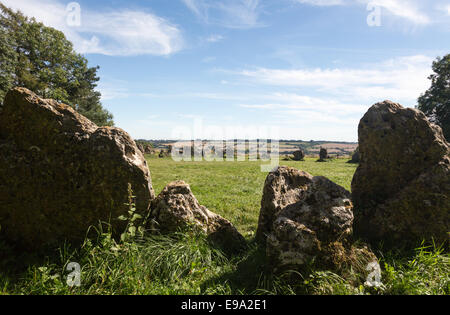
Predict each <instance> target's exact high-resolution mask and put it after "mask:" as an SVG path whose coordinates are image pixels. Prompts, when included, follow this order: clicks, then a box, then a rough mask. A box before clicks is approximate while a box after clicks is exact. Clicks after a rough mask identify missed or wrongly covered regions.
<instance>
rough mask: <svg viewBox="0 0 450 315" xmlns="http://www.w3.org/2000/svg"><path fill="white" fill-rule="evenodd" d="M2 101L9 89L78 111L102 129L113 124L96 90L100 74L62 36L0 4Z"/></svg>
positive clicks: (0, 79)
mask: <svg viewBox="0 0 450 315" xmlns="http://www.w3.org/2000/svg"><path fill="white" fill-rule="evenodd" d="M0 41H1V42H0V62H1V63H0V100H3V97H4V95H5V94H6V92H7V91H8V89H9V88H11V86H23V87H26V88H28V89H30V90H32V91H34V92H35V93H36V94H39V95H41V96H42V97H44V98H52V99H55V100H57V101H60V102H63V103H66V104H68V105H70V106H72V107H73V108H75V109H76V110H77V111H78V112H79V113H81V114H83V115H85V116H86V117H87V118H89V119H90V120H92V121H93V122H95V123H96V124H98V125H101V126H104V125H112V124H113V121H112V115H111V114H110V113H109V112H108V111H107V110H105V109H104V108H103V107H102V104H101V102H100V98H101V94H100V93H99V92H97V91H95V88H96V87H97V82H98V80H99V78H98V76H97V70H98V69H99V67H98V66H97V67H88V61H87V59H86V58H84V57H83V56H82V55H80V54H77V53H76V52H75V51H74V49H73V45H72V43H71V42H70V41H68V40H67V39H66V37H65V36H64V34H63V33H62V32H60V31H58V30H56V29H54V28H51V27H47V26H45V25H44V24H43V23H40V22H37V21H36V20H35V19H34V18H28V17H26V16H24V15H23V14H22V13H21V12H19V11H18V12H15V11H13V10H11V9H9V8H7V7H5V6H4V5H3V4H1V3H0Z"/></svg>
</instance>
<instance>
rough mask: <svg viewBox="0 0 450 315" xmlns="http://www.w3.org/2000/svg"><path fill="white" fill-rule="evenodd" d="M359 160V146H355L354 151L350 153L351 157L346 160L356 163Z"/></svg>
mask: <svg viewBox="0 0 450 315" xmlns="http://www.w3.org/2000/svg"><path fill="white" fill-rule="evenodd" d="M359 162H360V157H359V147H357V148H356V150H355V152H353V154H352V159H351V160H350V161H348V162H347V163H354V164H357V163H359Z"/></svg>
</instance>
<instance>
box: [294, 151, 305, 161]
mask: <svg viewBox="0 0 450 315" xmlns="http://www.w3.org/2000/svg"><path fill="white" fill-rule="evenodd" d="M304 159H305V152H303V150H302V149H299V150H297V151H295V152H294V161H303V160H304Z"/></svg>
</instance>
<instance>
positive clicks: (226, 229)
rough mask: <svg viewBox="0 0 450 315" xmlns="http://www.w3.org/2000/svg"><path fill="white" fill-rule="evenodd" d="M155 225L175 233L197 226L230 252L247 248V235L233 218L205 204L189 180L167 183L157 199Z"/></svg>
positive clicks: (161, 231)
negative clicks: (192, 189) (200, 201)
mask: <svg viewBox="0 0 450 315" xmlns="http://www.w3.org/2000/svg"><path fill="white" fill-rule="evenodd" d="M151 217H152V219H153V222H154V224H153V225H152V229H153V230H154V231H158V232H160V233H173V232H177V231H180V230H183V229H186V228H190V227H191V226H195V227H197V228H198V229H200V230H202V231H203V232H205V233H206V234H207V235H208V239H209V240H210V241H212V242H213V243H215V244H216V245H218V246H219V247H221V248H222V249H223V250H224V251H225V252H226V253H237V252H239V251H241V250H243V249H245V248H246V241H245V239H244V237H243V236H242V235H241V234H240V233H239V232H238V231H237V229H236V228H235V227H234V226H233V225H232V224H231V222H230V221H228V220H226V219H224V218H222V217H221V216H220V215H218V214H215V213H213V212H211V211H209V210H208V209H207V208H206V207H204V206H201V205H200V204H199V203H198V201H197V199H196V198H195V196H194V194H193V193H192V191H191V189H190V187H189V185H188V184H186V183H185V182H183V181H176V182H173V183H170V184H169V185H167V186H166V187H165V188H164V189H163V191H162V192H161V193H160V194H159V196H158V197H157V198H156V200H155V201H154V202H153V206H152V212H151Z"/></svg>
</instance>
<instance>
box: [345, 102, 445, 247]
mask: <svg viewBox="0 0 450 315" xmlns="http://www.w3.org/2000/svg"><path fill="white" fill-rule="evenodd" d="M359 150H360V153H361V162H360V165H359V167H358V169H357V171H356V173H355V176H354V178H353V182H352V192H353V194H352V196H353V201H354V203H355V233H356V234H357V235H358V236H360V237H363V238H366V239H368V240H370V241H371V242H373V243H377V242H380V241H382V242H383V243H384V244H385V245H393V246H397V245H399V244H404V243H407V244H411V245H417V243H418V242H421V241H422V240H423V239H427V240H430V239H431V238H433V239H434V240H436V241H439V242H442V241H448V237H449V234H448V233H449V231H450V157H449V154H450V146H449V144H448V143H447V142H446V141H445V138H444V136H443V134H442V130H441V129H440V128H439V127H438V126H436V125H433V124H431V123H430V122H429V121H428V119H427V118H426V117H425V115H424V114H423V113H422V112H421V111H419V110H416V109H412V108H403V107H402V106H401V105H400V104H396V103H393V102H390V101H384V102H382V103H377V104H375V105H373V106H372V107H371V108H370V109H369V111H368V112H367V113H366V114H365V115H364V117H363V118H362V119H361V121H360V124H359Z"/></svg>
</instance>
